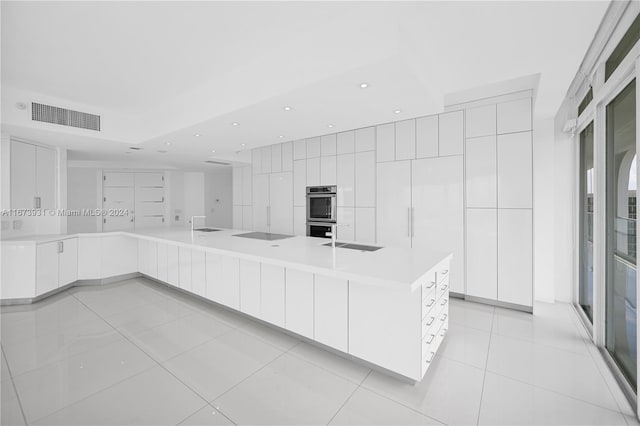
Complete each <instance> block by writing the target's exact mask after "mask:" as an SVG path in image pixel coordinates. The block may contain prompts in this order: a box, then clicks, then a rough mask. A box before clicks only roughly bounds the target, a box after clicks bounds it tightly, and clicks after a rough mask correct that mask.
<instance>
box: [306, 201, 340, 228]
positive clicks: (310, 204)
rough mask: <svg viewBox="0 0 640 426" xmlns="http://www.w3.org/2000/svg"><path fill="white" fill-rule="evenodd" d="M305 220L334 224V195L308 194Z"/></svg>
mask: <svg viewBox="0 0 640 426" xmlns="http://www.w3.org/2000/svg"><path fill="white" fill-rule="evenodd" d="M307 220H308V221H316V222H335V221H336V195H335V194H331V195H327V194H317V195H316V194H309V195H308V196H307Z"/></svg>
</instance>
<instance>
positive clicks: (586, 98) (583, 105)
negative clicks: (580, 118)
mask: <svg viewBox="0 0 640 426" xmlns="http://www.w3.org/2000/svg"><path fill="white" fill-rule="evenodd" d="M592 100H593V89H592V88H591V87H590V88H589V91H588V92H587V94H586V95H584V98H583V99H582V102H580V105H578V115H580V114H582V113H583V112H584V110H585V109H587V107H588V106H589V104H590V103H591V101H592ZM591 131H593V129H591ZM592 137H593V135H592Z"/></svg>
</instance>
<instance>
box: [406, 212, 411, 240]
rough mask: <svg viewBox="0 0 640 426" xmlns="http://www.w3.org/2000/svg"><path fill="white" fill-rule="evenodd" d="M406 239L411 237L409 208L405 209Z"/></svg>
mask: <svg viewBox="0 0 640 426" xmlns="http://www.w3.org/2000/svg"><path fill="white" fill-rule="evenodd" d="M407 237H411V207H407Z"/></svg>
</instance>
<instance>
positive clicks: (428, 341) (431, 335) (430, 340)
mask: <svg viewBox="0 0 640 426" xmlns="http://www.w3.org/2000/svg"><path fill="white" fill-rule="evenodd" d="M435 337H436V335H435V334H430V335H429V338H428V339H427V340H425V341H426V342H427V344H430V343H431V342H433V339H435Z"/></svg>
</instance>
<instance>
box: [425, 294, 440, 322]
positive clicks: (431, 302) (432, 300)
mask: <svg viewBox="0 0 640 426" xmlns="http://www.w3.org/2000/svg"><path fill="white" fill-rule="evenodd" d="M436 302H437V298H436V292H435V291H433V292H432V293H431V295H429V296H428V297H427V298H426V299H424V300H423V301H422V318H424V317H426V316H427V315H428V314H430V313H431V311H432V310H433V309H434V308H435V307H436V306H437V304H436Z"/></svg>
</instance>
